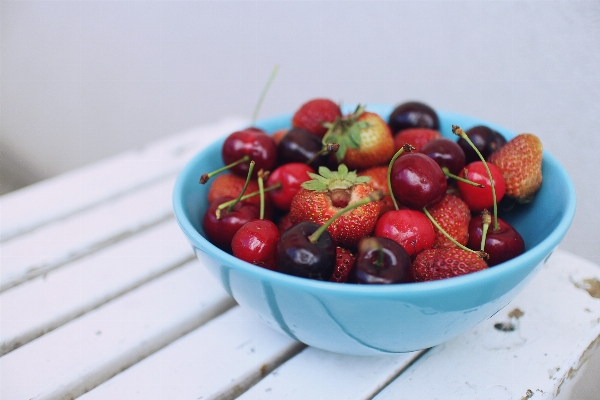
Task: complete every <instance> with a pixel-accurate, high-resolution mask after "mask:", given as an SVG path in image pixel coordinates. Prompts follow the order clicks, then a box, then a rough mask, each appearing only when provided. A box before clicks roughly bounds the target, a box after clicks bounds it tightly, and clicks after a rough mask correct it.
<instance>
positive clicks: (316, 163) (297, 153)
mask: <svg viewBox="0 0 600 400" xmlns="http://www.w3.org/2000/svg"><path fill="white" fill-rule="evenodd" d="M277 157H278V163H279V165H283V164H286V163H290V162H299V163H307V164H309V165H310V166H311V167H312V168H313V169H314V170H315V171H317V170H318V169H319V167H320V166H329V165H330V164H331V161H330V157H329V154H328V153H327V152H324V151H323V143H322V141H321V138H319V137H318V136H317V135H313V134H312V133H310V131H308V130H306V129H304V128H292V129H290V130H289V131H288V132H287V133H286V134H285V135H284V136H283V137H282V138H281V140H280V141H279V144H278V145H277ZM332 159H335V157H333V158H332Z"/></svg>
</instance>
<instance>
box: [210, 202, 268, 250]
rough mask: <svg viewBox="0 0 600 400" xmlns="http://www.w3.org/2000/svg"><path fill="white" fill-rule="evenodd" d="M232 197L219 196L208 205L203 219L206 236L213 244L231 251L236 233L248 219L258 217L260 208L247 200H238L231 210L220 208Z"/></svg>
mask: <svg viewBox="0 0 600 400" xmlns="http://www.w3.org/2000/svg"><path fill="white" fill-rule="evenodd" d="M230 200H234V198H232V197H228V196H223V197H218V198H217V199H216V200H214V201H213V202H212V203H210V206H209V207H208V210H207V211H206V213H205V214H204V218H203V220H202V226H203V227H204V232H205V233H206V237H207V238H208V240H210V242H211V243H212V244H214V245H215V246H217V247H218V248H220V249H223V250H225V251H231V240H232V239H233V236H234V235H235V233H236V232H237V231H238V230H239V229H240V228H241V227H242V226H243V225H244V224H245V223H246V222H248V221H251V220H253V219H258V218H259V216H260V208H259V207H258V206H257V205H255V204H251V203H248V202H246V201H239V202H237V203H236V204H235V205H234V206H233V207H232V208H231V210H229V207H225V208H223V209H219V206H220V205H221V204H223V203H225V202H227V201H230Z"/></svg>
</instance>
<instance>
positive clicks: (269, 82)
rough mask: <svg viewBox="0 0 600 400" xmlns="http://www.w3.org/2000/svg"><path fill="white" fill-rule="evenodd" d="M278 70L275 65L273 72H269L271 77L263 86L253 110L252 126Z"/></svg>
mask: <svg viewBox="0 0 600 400" xmlns="http://www.w3.org/2000/svg"><path fill="white" fill-rule="evenodd" d="M278 70H279V66H278V65H276V66H275V67H273V71H272V72H271V75H270V76H269V80H267V84H266V85H265V87H264V88H263V91H262V93H261V94H260V97H259V98H258V102H257V103H256V107H255V108H254V114H252V125H254V123H255V122H256V118H258V112H259V110H260V106H261V105H262V103H263V101H264V99H265V97H266V95H267V91H268V90H269V87H270V86H271V83H273V80H274V79H275V75H277V71H278Z"/></svg>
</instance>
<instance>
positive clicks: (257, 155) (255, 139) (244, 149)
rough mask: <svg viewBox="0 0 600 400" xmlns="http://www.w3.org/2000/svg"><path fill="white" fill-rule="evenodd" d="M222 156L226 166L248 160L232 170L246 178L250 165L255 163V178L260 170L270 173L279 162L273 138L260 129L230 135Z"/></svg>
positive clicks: (247, 129) (245, 130) (222, 150)
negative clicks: (252, 162)
mask: <svg viewBox="0 0 600 400" xmlns="http://www.w3.org/2000/svg"><path fill="white" fill-rule="evenodd" d="M221 156H222V158H223V162H224V163H225V165H230V164H234V163H236V162H239V161H240V160H242V159H244V158H246V159H247V161H248V162H240V163H238V164H235V165H233V166H232V167H231V168H230V169H231V171H232V172H233V173H234V174H236V175H240V176H243V177H245V176H246V175H247V174H248V166H249V165H248V164H249V162H250V161H254V162H255V163H256V166H255V168H254V171H255V172H254V176H256V174H257V173H258V171H260V170H264V171H270V170H271V169H273V167H274V166H275V163H276V162H277V147H276V146H275V142H274V141H273V138H271V136H269V135H267V134H266V133H265V132H264V131H263V130H261V129H258V128H246V129H244V130H241V131H237V132H233V133H232V134H230V135H229V136H228V137H227V139H225V142H224V143H223V148H222V149H221Z"/></svg>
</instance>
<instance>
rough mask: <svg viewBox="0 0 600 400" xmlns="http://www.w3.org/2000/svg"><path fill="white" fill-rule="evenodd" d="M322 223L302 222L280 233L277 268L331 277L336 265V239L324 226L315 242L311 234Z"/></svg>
mask: <svg viewBox="0 0 600 400" xmlns="http://www.w3.org/2000/svg"><path fill="white" fill-rule="evenodd" d="M320 226H321V225H319V224H317V223H316V222H309V221H306V222H300V223H299V224H296V225H294V226H292V227H291V228H289V229H287V230H286V231H285V232H283V234H282V235H281V238H280V239H279V244H278V246H277V271H279V272H283V273H284V274H289V275H294V276H300V277H303V278H309V279H316V280H321V281H326V280H329V278H330V277H331V274H332V273H333V269H334V267H335V255H336V250H335V243H334V242H333V238H332V237H331V234H330V233H329V232H327V230H325V231H324V232H323V233H322V234H321V235H320V236H319V237H318V240H317V241H316V242H314V243H313V242H312V241H311V240H310V239H309V236H310V235H312V234H313V233H315V231H316V230H317V229H319V227H320Z"/></svg>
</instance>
